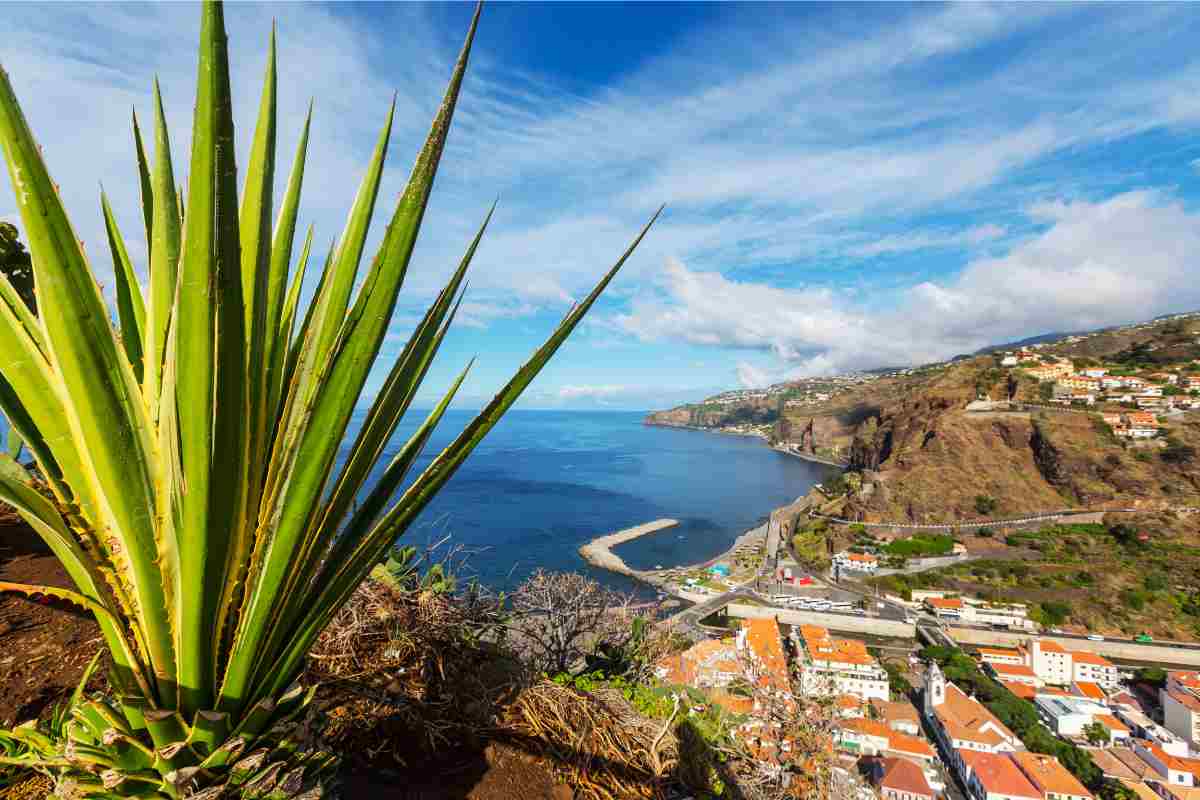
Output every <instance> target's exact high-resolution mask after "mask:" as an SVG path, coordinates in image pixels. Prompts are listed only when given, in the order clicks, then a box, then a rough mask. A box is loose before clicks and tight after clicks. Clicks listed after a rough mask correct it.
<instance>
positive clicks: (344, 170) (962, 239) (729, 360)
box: [0, 3, 1200, 409]
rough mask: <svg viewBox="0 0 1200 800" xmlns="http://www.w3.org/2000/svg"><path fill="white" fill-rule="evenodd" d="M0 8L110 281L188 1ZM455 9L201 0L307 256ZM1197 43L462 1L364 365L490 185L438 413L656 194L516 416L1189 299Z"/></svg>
mask: <svg viewBox="0 0 1200 800" xmlns="http://www.w3.org/2000/svg"><path fill="white" fill-rule="evenodd" d="M5 16H6V23H7V24H8V25H9V27H10V28H11V30H10V32H9V33H8V34H7V35H6V37H5V44H4V49H3V50H2V51H0V61H2V62H3V65H4V67H5V69H6V70H8V72H9V74H10V77H11V79H12V81H13V83H14V86H15V88H16V91H17V94H18V97H19V98H20V99H21V101H22V103H23V105H24V108H25V111H26V115H27V116H28V117H29V119H30V122H31V124H32V126H33V128H34V130H35V132H36V133H37V134H38V136H39V138H40V141H41V143H42V145H43V148H44V150H45V153H46V156H47V159H48V161H49V164H50V168H51V172H52V174H53V175H54V176H55V178H56V180H57V181H58V182H59V184H60V186H61V190H62V195H63V197H64V199H65V201H66V202H67V204H68V208H69V210H70V211H71V212H72V216H73V219H74V221H75V224H76V226H77V229H78V231H79V234H80V236H81V238H83V240H84V241H85V246H86V247H87V251H88V253H89V255H90V257H91V258H92V260H93V265H94V268H95V270H96V272H97V274H98V275H99V277H100V279H101V281H102V282H106V283H109V282H111V263H110V261H109V257H108V253H107V248H106V246H105V245H104V238H103V229H102V226H101V217H100V214H99V208H98V205H99V204H98V186H99V185H100V184H101V183H102V184H103V185H104V187H105V189H106V190H107V191H108V192H109V194H110V195H111V197H112V200H113V203H114V206H115V208H116V211H117V214H118V218H119V221H120V222H121V225H122V228H123V230H124V232H125V235H126V237H127V239H129V240H130V248H131V251H133V252H134V253H135V254H140V253H141V252H143V251H144V243H141V242H139V241H138V240H139V238H140V226H139V224H138V220H139V216H138V215H139V212H138V205H137V202H138V201H137V194H136V181H135V172H134V161H133V153H132V148H131V137H130V133H129V111H130V108H131V107H134V108H136V109H137V110H138V113H139V117H141V118H142V119H143V120H145V121H148V120H149V119H150V110H151V107H150V95H149V89H150V84H151V80H152V78H153V76H154V75H156V74H157V75H158V76H159V78H160V80H161V82H162V86H163V91H164V93H165V100H166V107H167V115H168V121H169V123H170V125H171V127H172V132H173V136H174V141H173V150H174V152H175V155H176V170H177V175H180V176H182V175H183V172H184V170H185V167H186V164H185V159H184V158H183V154H186V153H187V152H188V130H189V127H190V113H191V105H192V100H193V97H192V92H193V87H194V81H195V74H194V73H195V66H196V65H195V52H194V47H195V42H196V40H197V36H198V18H199V14H198V9H197V8H196V7H195V6H193V5H189V4H160V5H69V4H59V3H55V4H45V5H32V4H30V5H9V6H6V9H5ZM469 16H470V7H469V6H467V5H462V4H439V5H414V4H404V5H383V4H362V5H356V4H338V5H329V6H326V5H317V4H304V5H291V4H279V5H249V4H236V5H231V6H229V7H228V9H227V13H226V17H227V25H228V28H229V33H230V51H231V59H232V67H233V82H234V90H235V95H236V99H235V118H236V120H237V121H238V123H239V126H238V129H237V132H238V138H239V142H240V145H241V148H240V155H241V157H242V160H243V162H244V158H245V155H244V154H245V152H246V149H247V146H248V137H249V134H250V132H251V128H252V125H253V119H254V114H255V108H256V105H257V95H258V91H259V89H260V81H261V71H262V68H263V63H264V58H265V43H266V37H267V33H268V31H269V28H270V23H271V20H272V19H273V18H274V19H276V20H277V21H278V36H279V46H280V56H279V57H280V79H281V86H280V95H279V99H280V131H281V137H280V147H281V152H280V159H281V161H282V162H284V163H288V162H290V158H291V153H292V151H293V148H294V146H295V142H296V138H297V136H298V133H299V129H300V125H301V122H302V119H303V114H304V112H305V110H306V108H307V104H308V101H309V98H310V97H315V99H316V110H315V117H314V123H313V125H314V128H313V137H312V142H311V144H310V160H309V169H308V172H307V174H306V181H305V199H304V201H303V204H302V207H301V218H302V221H304V222H312V223H314V224H315V225H316V241H317V242H318V243H320V244H321V245H322V247H325V246H327V245H328V243H329V242H330V241H331V240H332V239H333V238H334V237H336V236H337V234H338V232H339V231H340V228H341V225H342V223H343V222H344V219H345V213H346V210H347V209H348V207H349V205H350V202H351V200H352V197H353V194H354V191H355V189H356V187H357V183H358V180H359V178H360V177H361V174H362V172H363V169H364V167H365V163H366V161H367V159H368V158H369V155H370V149H371V146H372V144H373V142H374V138H375V136H376V134H377V132H378V126H379V125H381V124H382V122H383V118H384V115H385V113H386V110H387V104H388V102H389V100H390V98H391V96H392V94H393V92H395V93H396V94H397V109H398V110H397V123H396V126H395V128H394V131H393V137H392V145H391V150H390V153H389V169H388V172H387V173H386V176H385V183H384V187H383V191H382V193H381V203H380V209H379V217H377V226H376V229H375V230H374V233H373V239H374V240H377V239H378V234H379V232H380V231H381V229H382V224H383V223H382V219H381V218H382V217H384V215H386V214H387V213H390V206H391V203H392V202H394V198H395V197H396V196H397V195H398V193H399V191H400V189H401V187H402V186H403V181H404V180H405V178H406V176H407V171H408V168H409V167H410V166H411V163H412V159H413V157H414V155H415V153H416V149H417V146H418V144H419V142H420V141H421V139H422V138H423V136H424V134H425V132H426V130H427V127H428V123H429V120H430V119H431V117H432V114H433V112H434V110H435V108H436V105H437V102H438V98H439V97H440V94H441V92H442V89H443V87H444V82H445V80H446V78H447V76H448V74H449V70H450V65H451V63H452V61H453V58H454V56H455V54H456V51H457V48H458V46H459V44H460V43H461V38H462V35H463V33H464V32H465V29H466V24H467V21H468V19H469ZM1198 34H1200V8H1196V7H1194V6H1191V5H1187V4H1164V5H1151V4H1131V5H1116V4H1104V5H1083V4H1068V5H1047V4H1019V5H985V4H969V5H933V4H923V5H913V6H909V5H901V4H881V5H868V4H853V5H825V4H795V5H787V4H765V5H754V4H696V5H691V4H651V3H634V4H626V5H623V4H614V3H600V4H585V3H571V4H550V3H543V4H500V3H497V4H494V5H491V6H489V7H488V8H487V9H485V11H484V17H483V21H482V25H481V28H480V33H479V36H478V39H477V43H476V49H475V53H474V56H473V61H472V67H471V70H470V73H469V75H468V78H467V82H466V84H465V87H464V93H463V98H462V101H461V103H460V107H459V113H458V117H457V119H456V124H455V128H454V130H453V132H452V134H451V138H450V143H449V146H448V150H447V153H446V157H445V159H444V161H443V166H442V171H441V173H440V175H439V182H438V185H437V188H436V190H435V196H434V200H433V203H432V205H431V208H430V212H429V214H428V215H427V217H426V225H425V229H424V231H423V234H422V239H421V241H420V243H419V245H418V250H417V253H416V256H415V259H414V264H413V267H412V272H411V278H410V280H409V283H408V286H407V287H406V290H405V293H404V295H403V296H402V301H401V304H400V306H399V307H398V309H397V312H396V318H395V320H394V322H393V325H392V329H391V333H390V335H389V338H388V342H387V344H386V346H385V349H384V353H383V357H382V359H381V361H382V362H384V363H385V364H386V361H387V359H388V357H389V356H391V355H394V354H395V353H397V352H398V351H399V349H400V348H401V347H402V346H403V342H404V341H405V338H406V336H407V334H408V332H409V330H410V328H411V326H412V324H413V322H414V321H415V319H416V318H417V317H418V316H419V315H420V313H421V312H422V310H423V308H424V305H425V304H426V303H428V302H429V300H430V299H431V297H432V295H433V294H434V293H435V292H436V290H437V288H438V287H439V286H440V282H441V281H442V280H444V279H445V277H446V276H447V275H448V273H449V272H450V271H451V269H452V268H453V266H454V264H455V263H456V262H457V260H458V258H459V256H460V255H461V252H462V250H463V248H464V247H465V245H466V243H467V242H468V241H469V238H470V236H471V234H472V232H473V229H474V227H475V226H476V225H477V224H478V222H479V221H480V220H481V219H482V217H483V215H484V213H485V212H486V210H487V207H488V205H489V204H490V202H491V201H492V199H493V198H495V197H499V198H500V206H499V209H498V211H497V215H496V218H495V221H494V223H493V226H492V228H491V230H490V231H489V234H488V236H487V238H486V239H485V241H484V245H483V246H482V247H481V249H480V251H479V254H478V256H477V258H476V261H475V265H474V267H473V274H472V283H471V291H470V295H469V297H468V300H467V303H466V305H465V306H464V313H463V314H462V315H461V319H462V324H461V325H460V326H459V327H458V329H457V331H456V332H454V333H453V334H452V335H451V337H450V338H448V340H447V343H446V346H445V347H444V348H443V355H442V357H441V362H440V364H439V365H438V366H437V367H435V369H434V370H433V371H431V373H430V376H429V379H428V380H427V384H426V386H427V389H426V392H425V394H424V398H425V399H426V400H427V399H429V398H431V397H433V396H435V394H437V393H438V392H439V391H440V389H441V388H442V387H444V386H445V385H446V383H447V382H448V381H449V380H450V378H451V376H452V375H453V373H455V372H456V371H457V370H458V369H460V368H461V366H462V364H463V363H465V362H466V360H467V359H469V358H470V357H471V356H472V355H475V354H478V355H479V356H480V361H479V363H478V365H477V367H476V369H475V370H474V372H473V375H472V377H471V378H470V379H469V382H468V384H466V385H465V386H464V389H463V393H462V394H463V405H467V406H472V405H474V406H478V405H479V404H480V402H481V401H483V400H485V399H486V398H487V397H490V395H491V393H493V392H494V391H495V390H496V389H497V388H499V387H500V386H501V385H502V384H503V382H504V380H505V379H506V378H507V376H508V374H509V373H511V372H512V370H514V369H515V368H516V367H517V366H518V365H519V364H520V363H521V362H522V361H523V360H524V358H525V357H526V356H527V355H528V353H529V352H531V351H532V350H533V349H534V348H535V347H536V346H537V344H539V343H540V342H541V340H542V339H543V338H544V337H545V336H546V335H547V334H548V333H549V332H550V330H552V328H553V326H554V324H555V323H556V321H557V320H558V319H559V318H560V317H561V316H562V315H563V314H564V313H565V312H566V311H567V309H568V308H569V307H570V304H571V302H572V301H573V299H575V298H578V297H581V296H582V295H583V294H584V293H586V291H587V290H588V288H589V287H590V285H591V282H592V281H594V280H595V279H596V278H597V277H598V276H599V275H600V274H601V273H602V272H603V270H604V269H605V268H606V267H607V266H608V265H609V264H611V262H612V261H613V260H614V259H615V258H616V257H617V255H619V253H620V252H621V250H622V249H623V248H624V246H625V244H626V243H627V242H628V240H629V239H630V238H631V237H632V236H633V235H634V234H635V233H636V231H637V229H638V228H639V226H640V225H641V224H642V223H643V222H644V221H645V219H647V218H648V217H649V216H650V214H651V213H653V210H654V209H655V208H656V207H657V206H658V205H659V204H660V203H666V204H667V212H666V213H665V214H664V216H663V218H662V219H661V220H660V222H659V224H658V225H657V226H656V227H655V229H654V230H653V231H652V232H651V234H650V236H649V237H648V238H647V240H646V241H645V243H644V244H643V246H642V248H641V249H640V250H639V252H638V253H637V254H636V255H635V257H634V258H633V259H632V260H631V261H630V262H629V264H628V265H627V266H626V268H625V270H624V272H623V273H622V274H621V276H619V278H618V279H617V281H616V282H615V283H614V284H613V286H612V287H610V291H609V292H608V294H607V296H606V297H605V298H604V299H603V301H602V303H601V304H599V305H598V306H597V308H596V309H595V310H594V311H593V313H592V315H591V317H590V318H589V320H588V321H587V322H586V324H585V326H584V327H583V328H581V329H580V331H579V332H578V333H577V334H576V336H575V338H574V339H573V340H572V341H571V342H569V343H568V345H567V346H566V347H564V348H563V350H561V351H560V354H559V356H558V357H557V359H556V360H555V361H554V362H553V363H552V364H551V366H550V367H548V368H547V370H546V371H545V372H544V373H543V375H542V376H541V377H540V378H539V379H538V380H537V382H536V383H535V384H534V385H533V386H532V387H531V388H530V390H529V392H528V395H527V399H526V401H524V404H525V405H526V406H527V407H583V408H593V407H602V408H636V409H641V408H654V407H664V406H668V405H673V404H675V403H677V402H680V401H684V400H690V399H699V398H700V397H702V396H704V395H705V394H707V393H710V392H712V391H715V390H718V389H723V388H729V387H733V386H743V385H744V386H754V385H761V384H764V383H768V382H772V381H776V380H781V379H784V378H787V377H796V376H802V375H816V374H824V373H829V372H838V371H845V370H850V369H859V368H869V367H874V366H881V365H896V364H905V363H914V362H916V363H920V362H924V361H929V360H933V359H939V358H945V357H948V356H952V355H955V354H957V353H961V352H966V351H970V350H974V349H976V348H978V347H981V346H984V345H987V344H991V343H995V342H1001V341H1006V340H1010V339H1018V338H1023V337H1025V336H1029V335H1034V334H1038V333H1043V332H1046V331H1052V330H1074V329H1082V328H1090V327H1095V326H1100V325H1106V324H1115V323H1120V322H1124V321H1128V320H1135V319H1142V318H1146V317H1150V316H1154V315H1157V314H1162V313H1168V312H1172V311H1182V310H1192V309H1196V308H1200V280H1198V279H1200V265H1198V262H1197V255H1196V254H1198V253H1200V224H1198V223H1200V219H1198V218H1197V213H1198V212H1197V200H1198V197H1200V138H1198V137H1197V134H1198V133H1200V130H1198V129H1200V55H1197V53H1196V50H1195V47H1194V46H1193V44H1194V42H1195V41H1196V40H1197V35H1198ZM284 178H285V176H283V175H281V176H280V181H281V183H282V181H283V180H284ZM0 218H5V219H12V220H13V221H15V210H14V204H13V199H12V195H11V191H10V189H9V187H8V185H7V183H6V184H5V185H4V186H3V187H0ZM135 257H136V256H135Z"/></svg>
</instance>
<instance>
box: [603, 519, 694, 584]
mask: <svg viewBox="0 0 1200 800" xmlns="http://www.w3.org/2000/svg"><path fill="white" fill-rule="evenodd" d="M678 524H679V520H677V519H656V520H654V521H653V522H647V523H644V524H642V525H634V526H633V527H632V528H626V529H625V530H621V531H617V532H616V533H610V534H608V535H607V536H600V537H597V538H595V539H592V540H591V541H590V542H588V543H587V544H585V545H584V546H583V547H580V548H579V555H581V556H583V560H584V561H586V562H588V563H589V564H591V565H592V566H594V567H600V568H601V569H606V570H609V571H610V572H617V573H620V574H622V575H629V576H630V577H633V578H641V579H643V580H645V577H646V573H644V572H641V571H640V570H635V569H632V568H631V567H630V566H629V565H628V564H626V563H625V561H624V559H622V558H621V557H620V556H618V555H617V554H616V553H614V552H613V551H612V548H613V547H615V546H616V545H619V544H621V543H622V542H628V541H629V540H630V539H636V538H638V537H639V536H645V535H646V534H648V533H654V532H655V531H661V530H663V529H664V528H673V527H675V526H676V525H678Z"/></svg>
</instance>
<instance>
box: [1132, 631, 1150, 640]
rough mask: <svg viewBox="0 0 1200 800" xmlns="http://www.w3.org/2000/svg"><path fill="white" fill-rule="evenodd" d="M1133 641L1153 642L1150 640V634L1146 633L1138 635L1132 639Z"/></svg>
mask: <svg viewBox="0 0 1200 800" xmlns="http://www.w3.org/2000/svg"><path fill="white" fill-rule="evenodd" d="M1133 640H1134V641H1135V642H1153V641H1154V640H1153V639H1151V638H1150V634H1148V633H1139V634H1138V635H1137V636H1135V637H1133Z"/></svg>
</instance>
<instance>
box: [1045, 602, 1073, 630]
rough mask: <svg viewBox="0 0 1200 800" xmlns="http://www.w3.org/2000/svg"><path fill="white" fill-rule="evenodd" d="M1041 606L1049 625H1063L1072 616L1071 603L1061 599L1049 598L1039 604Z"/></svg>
mask: <svg viewBox="0 0 1200 800" xmlns="http://www.w3.org/2000/svg"><path fill="white" fill-rule="evenodd" d="M1039 607H1040V608H1041V611H1042V618H1043V619H1044V620H1045V621H1046V624H1047V625H1061V624H1062V623H1064V622H1066V621H1067V619H1068V618H1070V616H1071V611H1072V608H1071V604H1070V603H1066V602H1063V601H1061V600H1047V601H1046V602H1044V603H1041V604H1039Z"/></svg>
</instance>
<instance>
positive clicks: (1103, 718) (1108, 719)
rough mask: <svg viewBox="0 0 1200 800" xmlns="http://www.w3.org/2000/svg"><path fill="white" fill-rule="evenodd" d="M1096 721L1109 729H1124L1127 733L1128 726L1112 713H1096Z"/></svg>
mask: <svg viewBox="0 0 1200 800" xmlns="http://www.w3.org/2000/svg"><path fill="white" fill-rule="evenodd" d="M1096 721H1097V722H1099V723H1100V724H1101V725H1103V726H1104V727H1106V728H1108V729H1109V730H1113V731H1124V732H1125V733H1129V727H1128V726H1127V725H1126V724H1125V723H1124V722H1121V720H1119V719H1117V718H1116V717H1114V716H1113V715H1112V714H1097V715H1096Z"/></svg>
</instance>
